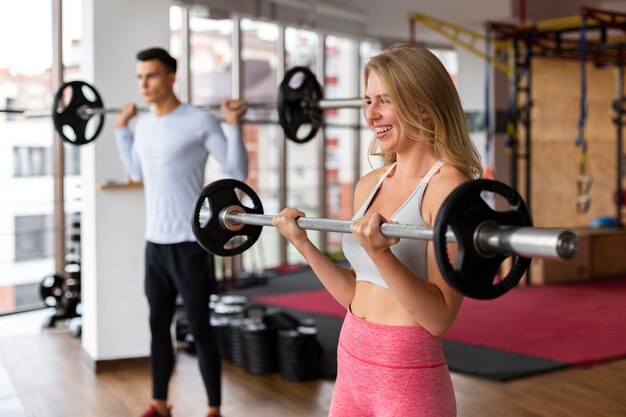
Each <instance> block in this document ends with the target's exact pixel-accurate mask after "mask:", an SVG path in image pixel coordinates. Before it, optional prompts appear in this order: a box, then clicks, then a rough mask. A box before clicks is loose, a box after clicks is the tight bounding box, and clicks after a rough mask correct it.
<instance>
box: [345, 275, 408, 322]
mask: <svg viewBox="0 0 626 417" xmlns="http://www.w3.org/2000/svg"><path fill="white" fill-rule="evenodd" d="M350 311H352V314H354V315H355V316H357V317H360V318H362V319H364V320H366V321H369V322H371V323H377V324H384V325H388V326H419V324H418V323H416V322H415V320H413V318H412V317H411V316H410V315H409V313H408V312H407V311H406V310H405V309H404V308H403V307H402V306H401V305H400V303H399V302H398V300H397V299H396V298H395V297H394V296H393V294H392V293H391V291H390V290H388V289H386V288H383V287H380V286H378V285H374V284H372V283H370V282H367V281H357V283H356V289H355V291H354V298H353V299H352V303H350Z"/></svg>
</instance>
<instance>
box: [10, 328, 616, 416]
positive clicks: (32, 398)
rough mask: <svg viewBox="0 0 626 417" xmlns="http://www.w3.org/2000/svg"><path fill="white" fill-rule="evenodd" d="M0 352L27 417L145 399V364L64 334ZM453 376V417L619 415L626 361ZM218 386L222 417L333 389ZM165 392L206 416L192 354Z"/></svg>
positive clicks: (301, 408)
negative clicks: (86, 346)
mask: <svg viewBox="0 0 626 417" xmlns="http://www.w3.org/2000/svg"><path fill="white" fill-rule="evenodd" d="M564 348H566V347H564ZM0 355H1V357H2V362H3V363H4V365H5V367H6V370H7V371H8V374H9V375H10V378H11V381H12V383H13V386H14V389H15V392H16V393H17V395H18V397H19V400H20V401H21V403H22V407H23V410H24V412H25V415H26V416H27V417H74V416H76V417H79V416H80V417H111V416H115V417H125V416H129V417H134V416H138V415H139V414H140V413H141V412H142V411H143V409H144V408H145V407H146V404H147V402H148V401H149V397H150V383H149V371H148V369H147V368H146V367H143V366H138V367H134V368H130V369H128V368H126V369H124V370H121V371H108V372H103V373H98V374H97V375H96V374H95V373H94V372H93V371H92V370H91V368H90V366H89V364H88V362H87V361H86V360H85V356H84V352H83V351H82V350H81V347H80V341H79V339H77V338H75V337H74V336H71V335H70V334H69V333H65V332H58V331H57V332H54V333H42V334H40V335H27V336H14V337H7V338H0ZM452 378H453V383H454V387H455V390H456V395H457V404H458V416H459V417H486V416H489V417H490V416H506V417H527V416H545V417H558V416H563V417H578V416H580V417H603V416H606V417H616V416H626V359H624V360H619V361H614V362H611V363H608V364H604V365H599V366H595V367H591V368H585V369H568V370H563V371H558V372H552V373H547V374H543V375H538V376H534V377H529V378H523V379H519V380H515V381H510V382H505V383H501V382H494V381H489V380H485V379H480V378H476V377H470V376H466V375H461V374H456V373H453V375H452ZM223 381H224V387H223V390H224V392H223V400H224V405H223V413H224V415H225V416H226V417H276V416H298V417H322V416H326V415H327V413H328V405H329V403H330V398H331V395H332V390H333V381H332V380H318V381H314V382H287V381H284V380H283V379H281V378H280V376H279V375H271V376H255V375H249V374H247V373H246V372H245V371H244V370H243V369H242V368H240V367H236V366H233V365H231V364H229V363H228V362H224V376H223ZM171 393H172V397H171V400H172V402H173V404H174V416H175V417H195V416H197V417H202V416H204V415H205V407H204V404H205V402H206V400H205V394H204V390H203V387H202V383H201V380H200V375H199V371H198V369H197V364H196V358H195V357H194V356H191V355H189V354H187V353H184V352H180V353H179V354H178V356H177V367H176V371H175V375H174V378H173V380H172V384H171ZM355 417H358V416H355ZM399 417H401V416H399Z"/></svg>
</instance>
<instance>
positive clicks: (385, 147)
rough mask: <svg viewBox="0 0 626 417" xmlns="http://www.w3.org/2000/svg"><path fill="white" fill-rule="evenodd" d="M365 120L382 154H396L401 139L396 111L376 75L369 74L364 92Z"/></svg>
mask: <svg viewBox="0 0 626 417" xmlns="http://www.w3.org/2000/svg"><path fill="white" fill-rule="evenodd" d="M365 119H366V120H367V124H368V125H369V127H370V128H371V129H372V130H373V131H374V134H375V136H376V140H378V145H379V147H380V150H381V151H382V152H397V151H398V146H399V144H400V139H401V137H402V135H401V133H402V129H401V127H400V122H399V120H398V118H397V117H396V110H395V107H394V105H393V103H391V101H390V97H389V95H388V94H387V91H386V90H385V89H384V87H383V86H382V84H381V83H380V80H379V78H378V75H377V74H376V73H374V72H371V73H370V74H369V77H368V79H367V88H366V91H365Z"/></svg>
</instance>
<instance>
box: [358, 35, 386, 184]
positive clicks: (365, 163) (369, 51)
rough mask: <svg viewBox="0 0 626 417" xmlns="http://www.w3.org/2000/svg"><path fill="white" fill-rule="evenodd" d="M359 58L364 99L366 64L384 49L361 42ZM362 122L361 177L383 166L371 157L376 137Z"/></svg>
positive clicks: (361, 88)
mask: <svg viewBox="0 0 626 417" xmlns="http://www.w3.org/2000/svg"><path fill="white" fill-rule="evenodd" d="M359 51H360V52H359V56H360V59H361V64H360V68H361V70H360V79H361V82H360V83H359V86H360V93H359V95H360V96H361V97H363V96H364V95H365V84H364V81H363V68H365V64H367V61H369V59H370V58H371V57H372V56H374V55H376V54H378V53H380V52H381V51H382V47H381V46H380V45H379V44H377V43H375V42H368V41H363V42H361V44H360V46H359ZM361 120H363V127H362V128H361V163H360V167H361V175H363V174H365V173H367V172H369V171H371V170H372V168H376V167H379V166H381V165H382V161H381V160H380V158H378V157H374V156H369V147H370V144H371V143H372V139H373V138H374V136H373V135H372V131H371V130H370V128H369V127H368V126H367V123H366V121H365V118H364V117H363V118H362V119H361Z"/></svg>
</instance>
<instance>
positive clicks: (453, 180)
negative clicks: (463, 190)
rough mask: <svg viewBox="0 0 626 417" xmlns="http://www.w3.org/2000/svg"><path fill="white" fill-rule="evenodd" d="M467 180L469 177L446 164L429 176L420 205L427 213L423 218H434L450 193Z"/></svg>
mask: <svg viewBox="0 0 626 417" xmlns="http://www.w3.org/2000/svg"><path fill="white" fill-rule="evenodd" d="M467 181H470V178H468V177H467V176H466V175H465V174H463V173H462V172H461V171H459V170H458V169H457V168H455V167H453V166H450V165H447V164H446V165H444V166H442V167H441V170H439V172H438V173H437V175H434V176H433V177H432V178H431V180H430V182H429V184H428V188H427V189H426V193H425V194H424V201H423V203H422V206H423V207H424V208H425V209H426V211H427V212H428V213H429V215H427V216H425V217H424V219H425V220H426V217H428V218H434V216H435V215H436V214H437V211H439V207H441V205H442V204H443V202H444V201H445V199H446V198H447V197H448V196H449V195H450V193H451V192H452V191H454V190H455V189H456V188H457V187H458V186H460V185H461V184H463V183H465V182H467Z"/></svg>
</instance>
